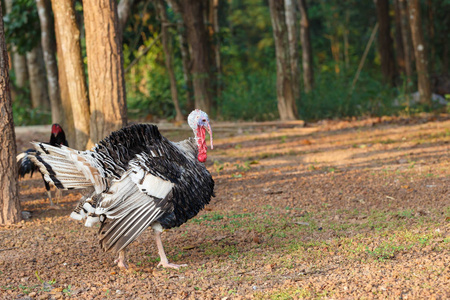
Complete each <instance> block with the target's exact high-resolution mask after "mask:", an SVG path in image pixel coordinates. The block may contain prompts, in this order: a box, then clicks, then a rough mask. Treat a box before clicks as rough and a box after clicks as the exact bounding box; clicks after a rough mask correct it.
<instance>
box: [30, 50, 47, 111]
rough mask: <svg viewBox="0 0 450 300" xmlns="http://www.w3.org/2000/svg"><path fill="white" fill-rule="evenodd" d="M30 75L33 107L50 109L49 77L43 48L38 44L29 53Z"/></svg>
mask: <svg viewBox="0 0 450 300" xmlns="http://www.w3.org/2000/svg"><path fill="white" fill-rule="evenodd" d="M26 57H27V66H28V75H29V76H30V93H31V105H32V106H33V108H37V107H41V108H44V109H48V108H49V107H50V101H49V99H48V89H47V77H46V76H42V75H43V74H45V63H44V56H43V53H42V47H41V45H40V44H38V45H37V46H36V47H34V48H33V49H32V50H31V51H30V52H27V54H26Z"/></svg>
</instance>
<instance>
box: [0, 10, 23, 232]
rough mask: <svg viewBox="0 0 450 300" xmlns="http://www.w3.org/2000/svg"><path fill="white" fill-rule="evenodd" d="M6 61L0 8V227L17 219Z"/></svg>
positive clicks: (15, 180)
mask: <svg viewBox="0 0 450 300" xmlns="http://www.w3.org/2000/svg"><path fill="white" fill-rule="evenodd" d="M8 60H9V58H8V52H7V51H6V42H5V30H4V27H3V12H2V8H1V5H0V224H12V223H17V222H19V221H20V219H21V216H20V202H19V191H18V184H17V178H18V177H19V176H18V173H17V164H16V135H15V133H14V120H13V116H12V106H11V105H12V103H11V91H10V89H9V87H10V82H9V74H8V69H9V64H8Z"/></svg>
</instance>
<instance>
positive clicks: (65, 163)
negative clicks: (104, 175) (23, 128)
mask: <svg viewBox="0 0 450 300" xmlns="http://www.w3.org/2000/svg"><path fill="white" fill-rule="evenodd" d="M33 145H34V146H35V148H36V150H37V151H36V152H34V153H30V155H29V157H30V160H31V161H32V162H33V163H34V164H35V165H36V166H37V168H39V170H40V171H41V173H42V175H43V176H44V179H45V180H46V181H47V182H51V183H53V184H54V185H55V186H56V187H57V188H58V189H64V190H68V189H84V188H87V187H90V186H93V185H94V183H93V181H92V180H91V178H89V177H87V176H86V174H85V173H86V171H85V170H84V169H83V168H82V167H80V166H79V164H80V163H79V162H78V161H74V159H73V157H74V154H75V153H76V151H75V150H73V149H71V148H69V147H65V146H62V147H55V146H51V145H48V144H44V143H33ZM81 164H82V163H81ZM85 164H87V165H88V163H87V162H85Z"/></svg>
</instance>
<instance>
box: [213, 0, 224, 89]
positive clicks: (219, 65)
mask: <svg viewBox="0 0 450 300" xmlns="http://www.w3.org/2000/svg"><path fill="white" fill-rule="evenodd" d="M211 9H212V13H211V17H212V26H213V31H214V34H213V43H214V62H215V67H216V70H215V71H216V74H215V75H216V76H215V77H216V84H215V86H216V97H220V95H221V92H222V62H221V58H220V38H219V32H220V26H219V0H212V2H211Z"/></svg>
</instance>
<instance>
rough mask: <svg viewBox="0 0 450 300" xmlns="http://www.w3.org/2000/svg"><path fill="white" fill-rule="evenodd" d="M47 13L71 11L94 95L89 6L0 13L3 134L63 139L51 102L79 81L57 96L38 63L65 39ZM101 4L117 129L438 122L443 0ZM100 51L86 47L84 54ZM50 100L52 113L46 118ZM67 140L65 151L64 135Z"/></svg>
mask: <svg viewBox="0 0 450 300" xmlns="http://www.w3.org/2000/svg"><path fill="white" fill-rule="evenodd" d="M52 2H53V3H52ZM58 2H59V3H66V4H67V5H68V6H71V7H72V8H73V15H72V16H69V15H67V14H66V17H68V18H69V19H70V17H72V18H74V19H75V21H76V22H75V23H74V28H75V29H76V30H77V31H74V32H75V33H74V34H75V35H78V36H77V38H75V40H77V39H78V38H79V46H78V47H80V49H76V50H77V51H79V52H80V55H81V61H80V63H82V70H83V73H84V74H83V75H84V78H82V80H85V81H86V86H87V87H86V88H85V89H89V95H94V94H95V93H92V91H91V90H90V89H91V88H92V87H89V85H90V82H94V80H93V79H92V80H91V79H90V78H89V77H90V75H89V72H88V58H87V49H86V44H87V43H86V36H87V35H89V34H90V33H89V30H91V31H92V30H93V29H89V24H88V22H89V21H88V20H89V18H88V17H87V16H84V17H83V14H86V13H87V12H88V11H89V10H90V11H91V14H92V15H95V12H93V11H94V9H93V8H91V5H90V4H88V3H87V2H85V4H83V2H82V1H70V0H64V1H49V0H37V1H35V0H16V1H11V0H5V1H2V4H3V5H4V7H5V9H4V10H3V11H4V12H6V14H5V16H4V22H5V33H6V38H7V44H8V46H9V53H10V56H11V60H12V65H13V68H12V70H11V78H12V84H13V88H12V91H13V93H12V95H13V111H14V123H15V125H31V124H49V123H51V122H58V123H63V125H65V126H66V127H73V125H72V126H71V125H70V124H64V123H66V121H67V119H68V118H64V116H63V115H57V116H55V111H56V110H59V111H61V110H64V103H65V101H64V99H61V98H64V97H70V95H69V96H65V95H64V91H63V89H62V88H61V86H62V85H69V86H70V84H71V81H72V82H79V81H81V80H80V79H77V78H63V77H64V76H61V73H60V74H59V78H58V77H57V78H56V81H59V87H58V84H56V85H55V78H51V76H52V75H51V74H50V73H49V70H48V67H47V70H46V61H45V59H44V58H45V55H52V56H54V57H55V61H58V63H61V60H60V59H58V50H57V49H58V47H57V46H58V45H57V42H58V38H56V39H55V29H56V33H57V31H58V27H59V31H60V32H64V35H70V34H72V33H68V32H66V31H64V28H63V27H62V25H61V22H55V21H54V16H55V12H57V9H58V8H57V7H55V3H58ZM103 2H109V3H110V4H111V3H112V4H111V7H112V8H113V9H114V10H115V9H117V12H116V13H115V14H112V18H116V19H118V20H115V22H118V23H119V28H118V30H117V32H116V33H115V34H116V35H118V36H119V43H120V46H122V47H121V48H122V49H121V51H123V53H120V51H119V55H121V56H122V57H123V71H122V73H121V74H119V76H120V77H123V79H124V82H125V91H126V94H125V95H126V96H125V97H124V98H125V99H126V100H125V101H126V106H127V109H128V110H127V111H126V110H125V114H126V116H125V117H123V116H122V118H125V119H131V120H139V121H148V122H157V121H158V120H160V119H168V120H178V121H181V120H183V119H184V116H186V115H187V114H188V113H189V112H190V110H191V109H193V108H194V107H200V108H202V109H204V110H206V111H208V112H209V113H210V114H211V116H212V117H213V119H215V120H255V121H265V120H275V119H280V118H281V119H282V120H290V119H303V120H306V121H314V120H319V119H325V118H348V117H360V116H381V115H393V114H411V113H416V112H421V111H430V110H432V111H439V112H442V111H446V110H447V105H446V100H445V97H446V96H447V97H448V94H449V93H450V80H449V76H448V59H449V56H450V55H449V42H448V41H449V40H450V17H449V14H448V12H449V11H450V0H443V1H434V0H420V1H419V0H411V1H406V0H393V1H389V0H375V1H371V0H366V1H357V0H347V1H337V0H320V1H305V0H293V1H280V0H271V1H268V0H240V1H238V0H203V1H177V0H171V1H162V0H142V1H139V0H134V1H132V0H121V1H117V2H114V1H103ZM52 4H53V6H52ZM56 6H57V5H56ZM38 7H39V10H38ZM38 11H39V12H41V14H38ZM56 14H57V13H56ZM90 28H95V25H94V26H91V27H90ZM91 35H92V34H91ZM56 37H57V36H56ZM47 38H49V41H46V40H45V39H47ZM59 40H61V38H60V39H59ZM45 43H47V45H50V46H47V47H46V46H45ZM96 43H97V44H96ZM105 43H108V41H105V40H102V39H97V40H92V39H91V40H90V42H89V45H92V48H98V47H100V46H101V45H102V44H105ZM58 44H59V43H58ZM417 49H419V51H415V50H417ZM420 49H422V51H420ZM73 50H74V49H70V51H73ZM61 51H62V50H61ZM418 55H419V56H418ZM421 55H422V56H421ZM92 65H93V63H92ZM101 67H102V66H97V68H101ZM58 68H61V66H59V65H58ZM93 68H94V66H93ZM60 72H61V70H60ZM66 75H67V74H66ZM420 77H422V79H421V78H420ZM423 78H425V81H426V82H425V83H420V82H421V80H422V81H423ZM64 80H66V81H67V82H66V83H64V82H63V83H61V82H62V81H64ZM119 81H120V79H119ZM92 85H93V84H92ZM55 89H58V90H56V91H55ZM69 90H70V88H69ZM417 91H419V92H418V93H416V92H417ZM55 93H59V94H60V98H58V99H59V100H55V101H59V102H62V104H59V109H58V108H53V109H51V107H52V105H54V104H51V103H54V102H55V101H51V98H52V94H55ZM84 93H87V92H86V91H84ZM414 93H415V94H414ZM432 93H434V94H435V95H434V96H432ZM66 94H67V92H66ZM69 94H70V93H69ZM72 94H73V93H72ZM91 98H92V97H91ZM447 99H448V98H447ZM77 101H78V100H77ZM87 101H89V99H88V100H87ZM90 101H91V103H92V102H95V101H93V100H92V99H90ZM66 102H67V101H66ZM69 102H70V101H69ZM61 105H62V107H61ZM72 105H73V104H72ZM69 106H70V105H69ZM52 111H53V116H52ZM91 113H92V109H91ZM122 114H123V112H122ZM69 119H70V118H69ZM91 123H92V119H91ZM75 127H76V125H75ZM68 131H69V141H70V140H71V139H74V138H71V136H72V135H74V133H73V131H72V130H70V128H69V130H68ZM91 136H92V134H91ZM72 144H75V142H72ZM77 144H78V145H80V144H79V143H77ZM80 147H81V146H80Z"/></svg>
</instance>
